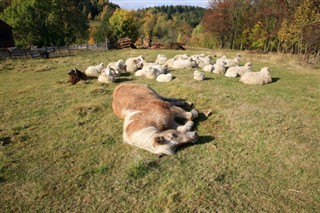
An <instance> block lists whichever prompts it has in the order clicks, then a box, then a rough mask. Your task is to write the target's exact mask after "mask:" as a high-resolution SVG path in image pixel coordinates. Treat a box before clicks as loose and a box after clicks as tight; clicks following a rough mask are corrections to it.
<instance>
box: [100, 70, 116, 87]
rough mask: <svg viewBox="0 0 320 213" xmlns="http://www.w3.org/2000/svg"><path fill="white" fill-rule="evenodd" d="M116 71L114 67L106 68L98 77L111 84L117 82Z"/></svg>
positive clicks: (104, 82)
mask: <svg viewBox="0 0 320 213" xmlns="http://www.w3.org/2000/svg"><path fill="white" fill-rule="evenodd" d="M115 80H116V72H115V71H114V69H112V68H106V69H103V70H102V71H101V74H100V75H99V77H98V82H100V83H103V84H110V83H113V82H115Z"/></svg>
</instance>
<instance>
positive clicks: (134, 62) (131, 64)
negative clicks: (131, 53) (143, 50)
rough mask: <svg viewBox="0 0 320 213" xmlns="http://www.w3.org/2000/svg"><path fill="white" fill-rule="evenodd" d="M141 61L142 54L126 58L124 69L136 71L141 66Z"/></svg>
mask: <svg viewBox="0 0 320 213" xmlns="http://www.w3.org/2000/svg"><path fill="white" fill-rule="evenodd" d="M143 62H144V59H143V57H142V55H140V56H138V57H132V58H128V59H127V60H126V62H125V65H126V70H127V71H128V72H134V71H137V70H139V69H141V68H142V67H143Z"/></svg>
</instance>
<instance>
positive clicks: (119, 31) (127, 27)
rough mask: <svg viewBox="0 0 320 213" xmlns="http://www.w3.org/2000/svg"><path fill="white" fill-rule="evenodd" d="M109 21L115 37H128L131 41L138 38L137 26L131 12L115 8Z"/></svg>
mask: <svg viewBox="0 0 320 213" xmlns="http://www.w3.org/2000/svg"><path fill="white" fill-rule="evenodd" d="M109 22H110V26H111V27H112V31H113V35H114V36H116V37H117V38H123V37H129V38H131V39H132V40H133V41H135V40H136V39H137V38H138V35H139V34H138V26H137V24H136V23H137V21H136V20H135V17H134V15H133V12H130V11H127V10H122V9H116V11H115V12H114V13H113V15H112V16H111V18H110V21H109Z"/></svg>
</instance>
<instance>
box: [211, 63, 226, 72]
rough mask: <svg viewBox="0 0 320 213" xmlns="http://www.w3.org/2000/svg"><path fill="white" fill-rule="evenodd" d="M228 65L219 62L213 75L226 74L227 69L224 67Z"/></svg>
mask: <svg viewBox="0 0 320 213" xmlns="http://www.w3.org/2000/svg"><path fill="white" fill-rule="evenodd" d="M225 64H226V62H224V61H221V60H220V61H217V62H216V63H215V64H214V65H213V70H212V73H214V74H223V75H224V73H225V72H226V67H225V66H224V65H225Z"/></svg>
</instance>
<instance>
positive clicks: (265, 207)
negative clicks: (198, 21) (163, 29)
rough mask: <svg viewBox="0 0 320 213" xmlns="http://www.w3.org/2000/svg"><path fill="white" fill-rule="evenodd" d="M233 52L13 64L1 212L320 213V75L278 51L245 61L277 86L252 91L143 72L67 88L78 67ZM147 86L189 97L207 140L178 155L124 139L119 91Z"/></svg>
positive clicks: (4, 96)
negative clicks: (115, 100) (116, 109)
mask: <svg viewBox="0 0 320 213" xmlns="http://www.w3.org/2000/svg"><path fill="white" fill-rule="evenodd" d="M158 53H161V54H165V55H166V56H167V57H173V56H174V55H176V54H181V53H187V54H189V55H190V54H198V53H205V54H210V55H212V56H214V55H216V56H218V57H220V56H222V55H223V54H226V55H227V56H228V57H235V56H236V54H237V53H238V52H235V51H226V50H187V51H184V52H182V51H174V50H119V51H109V52H105V51H93V52H79V53H76V54H73V55H71V56H67V57H62V58H59V57H56V58H49V59H28V60H6V61H1V65H0V68H1V69H0V95H1V108H0V121H1V123H0V140H1V141H0V143H1V144H0V196H1V199H0V209H1V212H11V211H14V212H30V211H31V212H34V211H40V212H48V211H63V212H67V211H70V212H164V211H168V212H316V211H317V210H318V209H319V208H320V204H319V202H320V197H319V194H320V192H319V185H320V181H319V168H320V165H319V159H320V156H319V155H320V154H319V153H320V150H319V138H320V137H319V136H320V133H319V132H320V131H319V129H320V105H319V100H320V84H319V82H320V73H319V69H318V70H315V69H311V68H308V67H306V66H304V65H303V64H301V63H299V62H298V61H297V62H294V60H295V58H291V57H289V56H279V55H278V56H277V55H268V54H261V55H258V54H250V53H247V52H241V54H242V55H243V56H244V57H243V59H242V62H241V63H243V64H244V63H245V62H247V61H251V62H252V63H253V64H254V66H253V70H256V71H258V70H260V68H261V67H264V66H268V67H270V69H271V75H272V77H273V79H274V80H275V82H274V83H271V84H269V85H265V86H248V85H244V84H242V83H240V82H239V81H238V79H230V78H225V77H224V76H221V75H214V74H210V73H205V74H206V77H207V80H205V81H202V82H198V81H194V80H193V71H194V69H189V70H176V71H172V74H173V75H174V76H176V78H175V79H174V80H173V81H172V82H169V83H165V84H164V83H158V82H156V81H152V80H148V79H146V78H141V77H135V76H134V75H133V74H131V75H128V74H126V75H124V76H122V77H121V78H120V79H119V81H118V82H117V83H115V84H110V85H101V84H99V83H98V82H97V81H96V80H95V79H93V80H90V81H89V82H86V83H84V82H82V83H78V84H76V85H73V86H71V85H69V84H68V83H67V79H68V76H67V72H68V71H69V70H70V69H71V68H73V67H77V68H78V69H80V70H85V68H86V67H87V66H89V65H95V64H98V63H101V62H104V63H105V64H108V63H109V62H111V61H117V60H118V59H120V58H122V59H126V58H128V57H131V56H138V55H143V56H145V58H146V60H147V61H154V60H155V58H156V56H157V54H158ZM120 82H121V83H123V82H131V83H143V84H148V85H150V86H151V87H152V88H154V89H155V90H156V91H158V92H159V93H160V94H162V95H164V96H167V97H178V98H184V99H187V100H188V101H191V102H193V103H194V107H195V108H197V109H199V110H200V112H204V111H205V110H211V111H212V115H211V116H210V117H209V118H206V117H205V116H204V115H203V114H200V118H199V119H198V120H197V121H196V124H197V125H196V126H195V129H196V130H197V132H198V133H199V135H200V139H199V141H198V144H196V145H194V146H188V147H184V148H182V149H181V150H179V151H178V152H177V154H176V155H174V156H166V157H163V158H160V159H158V157H157V156H155V155H154V154H151V153H148V152H146V151H144V150H141V149H137V148H135V147H132V146H129V145H126V144H123V143H122V124H123V121H122V120H119V119H118V118H117V117H116V116H115V115H114V113H113V112H112V108H111V102H112V92H113V89H114V88H115V87H116V86H117V85H118V84H119V83H120Z"/></svg>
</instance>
